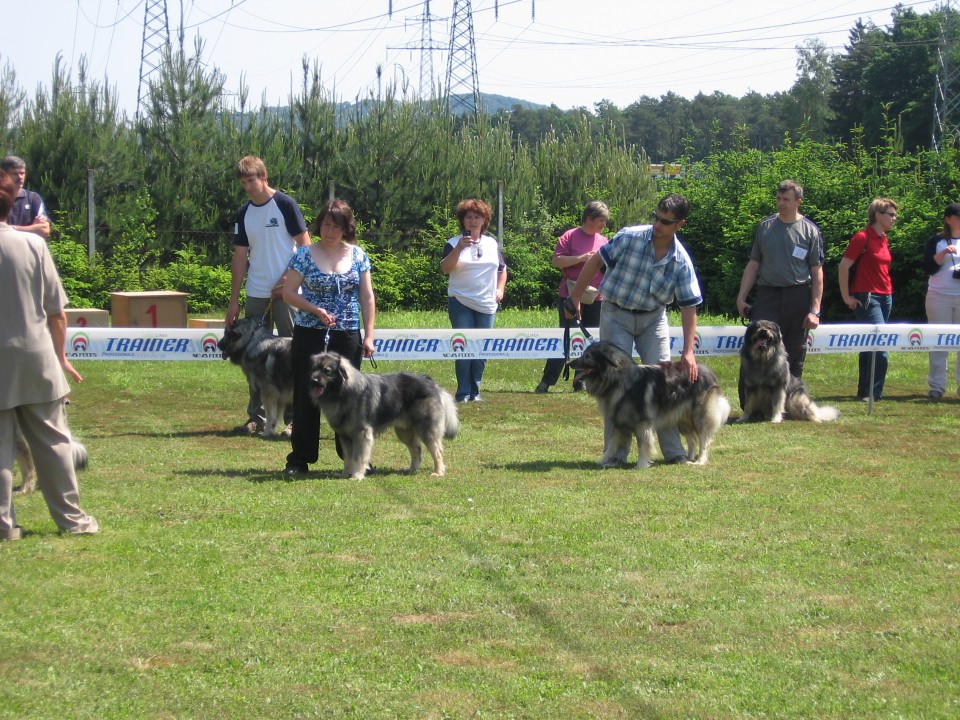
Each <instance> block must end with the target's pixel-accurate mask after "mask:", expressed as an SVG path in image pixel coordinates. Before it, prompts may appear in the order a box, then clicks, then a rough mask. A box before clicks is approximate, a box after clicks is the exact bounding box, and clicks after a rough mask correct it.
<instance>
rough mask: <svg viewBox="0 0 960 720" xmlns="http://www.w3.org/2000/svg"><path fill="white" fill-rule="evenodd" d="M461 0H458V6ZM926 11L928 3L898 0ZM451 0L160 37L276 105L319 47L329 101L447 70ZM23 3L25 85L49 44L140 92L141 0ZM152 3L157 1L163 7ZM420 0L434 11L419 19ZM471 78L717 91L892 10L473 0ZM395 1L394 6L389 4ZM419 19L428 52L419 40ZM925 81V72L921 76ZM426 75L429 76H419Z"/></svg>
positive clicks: (885, 17) (772, 88)
mask: <svg viewBox="0 0 960 720" xmlns="http://www.w3.org/2000/svg"><path fill="white" fill-rule="evenodd" d="M467 4H468V3H467V2H466V0H460V5H461V7H464V6H466V5H467ZM903 4H904V5H906V6H908V7H912V8H914V9H915V10H916V11H917V12H918V13H926V12H929V11H931V10H932V9H934V8H935V7H936V6H937V4H938V3H937V2H935V1H930V2H905V3H903ZM453 5H454V0H430V2H429V3H425V2H423V1H422V0H421V1H420V2H416V1H414V0H392V1H391V0H336V1H332V0H167V1H166V7H167V13H168V20H169V26H170V31H171V36H172V37H173V38H174V39H175V37H176V33H177V28H178V27H179V26H180V25H181V18H182V25H183V26H184V28H185V37H186V44H187V47H188V48H192V46H193V41H194V39H195V38H196V37H197V36H198V35H199V36H200V37H201V38H202V39H203V41H204V43H205V46H204V54H203V57H204V60H205V61H206V62H207V63H208V64H209V65H210V66H215V67H217V68H219V69H220V71H221V72H223V73H224V75H225V76H226V89H227V90H228V91H230V92H235V91H236V90H237V89H238V88H239V87H240V83H241V78H243V80H244V81H245V82H246V84H247V86H248V87H249V89H250V98H251V100H252V101H253V103H254V104H255V105H259V104H260V101H261V98H262V97H263V96H264V93H265V99H266V102H267V104H268V105H278V104H279V105H283V104H286V102H287V98H288V96H289V92H290V88H291V85H293V86H294V87H295V88H299V87H300V86H301V78H302V71H301V66H302V61H303V57H304V56H307V57H308V58H310V60H311V62H312V61H313V60H314V59H316V60H317V61H319V63H320V66H321V70H322V75H323V78H324V84H325V86H326V87H327V89H328V90H330V91H331V92H335V94H336V97H337V99H339V100H352V99H353V98H354V97H356V96H357V95H358V94H360V95H361V96H365V95H366V94H367V93H368V92H370V91H371V90H373V89H375V88H376V70H377V67H378V66H380V67H381V68H382V71H383V78H384V82H386V81H387V80H390V79H396V80H398V81H401V82H402V81H404V80H405V81H406V82H407V83H408V87H409V91H410V92H411V93H413V94H418V93H419V89H420V86H421V85H420V83H421V72H422V71H423V76H424V78H426V79H429V77H430V76H429V74H428V72H426V69H427V68H429V65H430V63H429V62H425V61H424V58H425V57H429V58H432V65H433V78H434V82H439V83H443V82H445V79H446V66H447V52H446V47H447V45H448V43H449V35H450V21H451V15H452V12H453ZM0 6H3V7H6V8H7V9H8V14H9V13H10V12H13V10H14V8H21V9H23V10H25V11H26V16H22V17H18V18H17V19H16V20H14V21H12V22H11V23H9V24H8V31H7V34H6V35H5V37H4V41H3V43H2V44H0V60H2V62H3V63H9V64H10V65H11V66H12V67H13V68H14V70H15V71H16V76H17V81H18V83H19V84H20V86H21V87H23V88H24V89H25V90H27V91H28V92H29V93H30V94H31V95H32V93H33V91H34V90H35V89H36V88H37V86H38V85H44V86H49V84H50V77H51V75H52V72H53V68H54V62H55V58H56V56H57V54H58V53H59V54H61V55H62V57H63V61H64V64H65V66H66V67H67V68H68V69H70V70H71V72H72V75H73V77H74V79H76V77H77V72H76V69H77V67H78V63H79V61H80V58H81V57H86V59H87V61H88V66H89V74H90V77H91V78H93V79H96V80H98V81H103V80H104V78H106V79H107V80H108V82H109V83H110V85H111V86H113V87H115V89H116V91H117V93H118V96H119V101H120V105H121V107H122V108H124V109H126V110H127V111H128V112H130V113H132V112H133V110H134V109H135V106H136V100H137V86H138V79H139V75H140V56H141V46H142V41H143V26H144V9H145V5H144V0H29V2H25V1H24V0H16V2H14V1H13V0H0ZM159 6H160V7H162V3H161V4H160V5H159ZM428 6H429V13H430V14H429V17H430V18H431V20H432V22H430V23H424V22H423V18H424V17H425V10H426V8H427V7H428ZM472 7H473V25H474V35H475V41H476V43H475V44H476V55H477V66H478V75H479V81H480V90H481V92H487V93H496V94H500V95H508V96H511V97H516V98H521V99H525V100H531V101H533V102H538V103H543V104H551V103H554V104H556V105H558V106H559V107H561V108H563V109H567V108H571V107H576V106H585V107H587V108H592V107H593V106H594V104H595V103H597V102H599V101H600V100H611V101H612V102H613V103H614V104H616V105H617V106H619V107H621V108H622V107H626V106H627V105H629V104H630V103H631V102H633V101H634V100H636V99H637V98H639V97H640V96H641V95H651V96H654V97H659V96H660V95H663V94H664V93H666V92H668V91H673V92H675V93H677V94H679V95H683V96H686V97H693V96H695V95H696V94H697V93H699V92H704V93H712V92H714V91H717V90H719V91H721V92H724V93H729V94H731V95H735V96H741V95H743V94H744V93H747V92H749V91H751V90H754V91H757V92H761V93H772V92H776V91H778V90H788V89H789V88H790V86H791V85H792V84H793V82H794V80H795V78H796V46H797V45H798V44H801V43H802V42H803V41H804V40H805V39H807V38H819V39H821V40H822V41H823V42H824V43H825V44H826V45H827V47H828V48H830V49H832V50H835V51H838V52H839V51H842V50H843V46H844V45H845V44H846V42H847V40H848V37H849V30H850V28H851V27H852V26H853V25H854V23H855V22H856V21H857V19H858V18H862V19H863V20H864V21H867V20H872V21H873V22H874V23H875V24H876V25H878V26H881V27H882V26H886V25H888V24H889V22H890V17H891V12H892V9H893V7H894V4H893V3H888V2H883V1H882V0H849V1H847V2H844V0H805V1H804V2H774V3H771V2H769V1H764V2H759V1H757V0H673V2H658V3H652V2H645V1H644V0H588V1H583V0H499V1H498V2H497V1H495V0H473V1H472ZM391 9H392V15H391V13H390V10H391ZM425 26H428V27H429V30H430V35H429V36H430V38H431V39H432V46H434V47H436V48H438V49H436V50H434V51H432V52H430V51H427V52H421V51H420V50H419V49H418V48H419V47H421V46H422V45H423V43H422V42H421V38H422V37H424V32H423V31H424V27H425ZM931 82H933V78H932V77H931ZM425 85H427V86H428V85H429V82H427V83H425Z"/></svg>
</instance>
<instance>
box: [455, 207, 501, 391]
mask: <svg viewBox="0 0 960 720" xmlns="http://www.w3.org/2000/svg"><path fill="white" fill-rule="evenodd" d="M456 215H457V221H458V222H459V223H460V235H457V236H456V237H452V238H450V239H449V240H447V244H446V245H444V248H443V258H442V259H441V260H440V270H442V271H443V274H444V275H448V276H449V278H450V279H449V281H448V285H447V308H448V311H449V314H450V324H451V325H452V326H453V328H454V329H458V330H462V329H477V328H481V329H487V328H492V327H493V321H494V320H495V319H496V316H497V308H498V307H499V306H500V302H501V301H502V300H503V288H504V286H505V285H506V284H507V266H506V264H505V263H504V262H503V255H502V254H501V253H500V245H499V243H498V242H497V241H496V239H495V238H493V237H491V236H489V235H486V234H485V233H486V230H487V228H488V227H489V226H490V220H491V219H492V217H493V209H492V208H491V207H490V206H489V205H488V204H487V203H485V202H484V201H483V200H478V199H476V198H471V199H469V200H464V201H463V202H461V203H460V204H459V205H457V211H456ZM466 348H467V351H469V344H468V345H467V346H466ZM486 364H487V362H486V360H456V361H454V365H455V367H456V372H457V392H456V398H457V402H468V401H472V402H480V381H481V380H482V379H483V370H484V367H485V366H486Z"/></svg>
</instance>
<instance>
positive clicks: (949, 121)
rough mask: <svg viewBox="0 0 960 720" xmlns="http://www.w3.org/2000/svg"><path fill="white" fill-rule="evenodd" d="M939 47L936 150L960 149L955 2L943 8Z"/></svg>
mask: <svg viewBox="0 0 960 720" xmlns="http://www.w3.org/2000/svg"><path fill="white" fill-rule="evenodd" d="M941 12H942V15H941V19H940V46H939V48H938V49H937V79H936V83H937V84H936V87H935V88H934V98H933V142H932V144H933V149H934V150H935V151H937V152H940V150H941V149H942V148H944V147H947V146H950V145H955V146H956V145H960V67H958V66H957V64H956V63H954V62H953V53H954V34H955V33H956V11H955V10H954V8H953V2H952V0H947V2H946V3H944V5H943V7H942V8H941Z"/></svg>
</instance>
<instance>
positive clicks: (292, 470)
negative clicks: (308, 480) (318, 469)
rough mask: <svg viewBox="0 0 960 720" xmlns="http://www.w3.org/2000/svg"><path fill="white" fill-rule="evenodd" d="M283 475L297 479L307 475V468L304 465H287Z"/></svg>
mask: <svg viewBox="0 0 960 720" xmlns="http://www.w3.org/2000/svg"><path fill="white" fill-rule="evenodd" d="M283 474H284V475H286V476H287V477H297V476H299V475H306V474H307V468H306V467H304V466H303V465H295V464H293V463H287V466H286V467H285V468H284V469H283Z"/></svg>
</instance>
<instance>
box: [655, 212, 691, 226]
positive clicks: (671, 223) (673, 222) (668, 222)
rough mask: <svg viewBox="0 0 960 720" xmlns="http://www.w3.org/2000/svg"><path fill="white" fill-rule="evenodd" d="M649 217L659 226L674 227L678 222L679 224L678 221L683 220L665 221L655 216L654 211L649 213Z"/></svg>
mask: <svg viewBox="0 0 960 720" xmlns="http://www.w3.org/2000/svg"><path fill="white" fill-rule="evenodd" d="M650 217H651V218H652V219H653V221H654V222H655V223H660V224H661V225H676V224H677V223H678V222H680V220H682V219H683V218H680V220H667V219H666V218H664V217H660V216H659V215H658V214H657V211H656V210H654V211H653V212H652V213H650Z"/></svg>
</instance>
